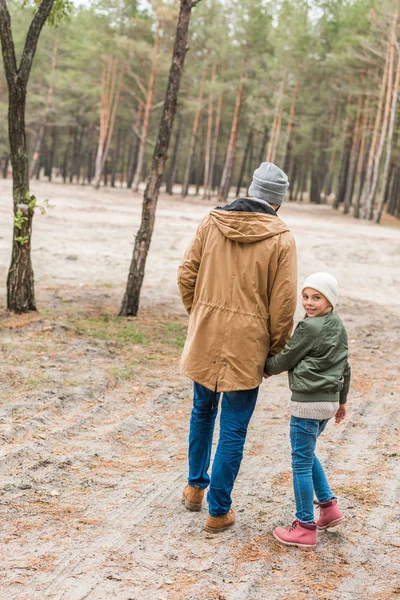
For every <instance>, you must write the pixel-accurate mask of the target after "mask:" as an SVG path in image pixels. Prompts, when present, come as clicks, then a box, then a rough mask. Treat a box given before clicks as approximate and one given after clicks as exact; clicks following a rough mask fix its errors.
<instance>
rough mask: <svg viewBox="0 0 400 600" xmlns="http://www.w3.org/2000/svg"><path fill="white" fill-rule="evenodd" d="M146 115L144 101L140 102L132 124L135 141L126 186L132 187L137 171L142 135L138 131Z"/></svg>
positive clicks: (132, 146) (132, 145)
mask: <svg viewBox="0 0 400 600" xmlns="http://www.w3.org/2000/svg"><path fill="white" fill-rule="evenodd" d="M143 115H144V102H139V104H138V108H137V110H136V115H135V121H134V124H133V126H132V129H133V141H132V144H131V152H130V156H129V166H128V174H127V176H126V187H127V188H128V189H130V188H131V187H132V182H133V176H134V174H135V171H136V165H137V157H138V153H139V145H140V137H139V135H138V133H137V132H138V131H140V124H141V122H142V120H143Z"/></svg>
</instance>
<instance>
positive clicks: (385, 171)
mask: <svg viewBox="0 0 400 600" xmlns="http://www.w3.org/2000/svg"><path fill="white" fill-rule="evenodd" d="M394 51H395V48H394V43H393V53H394ZM399 85H400V55H399V54H398V55H397V68H396V79H395V82H394V86H393V89H391V86H390V92H391V95H392V102H391V108H390V122H389V131H388V135H387V138H386V157H385V164H384V167H383V175H382V183H381V192H380V198H379V201H378V208H377V212H376V216H375V222H376V223H380V220H381V217H382V210H383V205H384V202H385V197H386V190H387V187H388V177H389V167H390V158H391V155H392V140H393V131H394V124H395V120H396V106H397V99H398V97H399ZM388 100H390V93H389V88H388Z"/></svg>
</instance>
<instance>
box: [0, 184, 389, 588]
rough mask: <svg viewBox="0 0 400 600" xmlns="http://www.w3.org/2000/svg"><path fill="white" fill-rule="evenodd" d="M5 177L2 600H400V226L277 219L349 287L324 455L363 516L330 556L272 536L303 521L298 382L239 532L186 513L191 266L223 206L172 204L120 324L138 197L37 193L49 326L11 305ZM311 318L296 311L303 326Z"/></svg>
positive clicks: (267, 431)
mask: <svg viewBox="0 0 400 600" xmlns="http://www.w3.org/2000/svg"><path fill="white" fill-rule="evenodd" d="M10 191H11V185H10V182H4V181H1V182H0V285H1V286H2V287H0V350H1V363H0V396H1V408H0V435H1V440H2V447H1V453H2V457H1V470H0V495H1V522H2V528H1V540H0V541H1V550H0V552H1V563H0V598H1V599H3V598H4V599H13V600H14V599H15V600H17V599H18V600H36V599H37V600H42V599H45V598H46V599H54V600H84V599H86V598H87V599H89V600H111V599H112V600H128V599H132V600H136V599H141V598H146V599H147V600H178V599H179V600H197V599H200V600H275V599H282V600H295V599H296V600H302V599H305V598H307V599H311V600H313V599H316V600H320V599H321V600H322V599H326V600H328V599H329V600H336V599H337V600H353V599H357V600H358V599H360V600H365V599H367V598H368V599H373V600H389V599H394V598H400V579H399V553H400V551H399V548H400V531H399V522H400V511H399V475H400V473H399V470H400V469H399V465H400V447H399V431H400V420H399V416H398V414H399V409H398V407H399V376H398V374H399V370H398V369H399V320H400V268H399V267H400V264H399V263H400V231H399V230H398V229H395V228H389V227H377V226H374V225H368V224H365V223H362V222H361V223H358V222H355V221H354V220H352V219H347V218H344V217H342V216H340V215H338V214H335V213H333V212H332V211H331V210H330V209H329V208H326V207H323V206H321V207H310V206H290V205H289V204H288V205H287V206H285V207H284V208H283V209H282V213H281V216H282V219H283V220H284V221H285V222H287V224H288V225H289V226H290V228H291V230H292V231H293V233H294V235H295V236H296V239H297V242H298V253H299V267H300V276H301V277H303V276H305V275H306V274H308V273H310V272H312V271H315V270H329V271H330V272H332V273H333V274H335V275H336V276H337V277H338V279H339V281H340V284H341V298H340V305H339V306H338V311H339V312H340V314H341V316H342V318H343V320H344V322H345V324H346V327H347V329H348V332H349V340H350V352H351V363H352V367H353V374H354V377H353V387H352V390H351V394H350V398H349V416H348V418H347V420H346V421H345V423H344V424H342V425H339V426H335V425H334V424H331V425H330V426H328V428H327V430H326V432H325V433H324V436H323V438H322V439H321V444H320V451H319V454H320V456H321V458H322V459H323V462H324V464H326V466H327V468H328V471H329V473H330V480H331V483H332V485H333V488H334V491H335V493H336V494H337V495H338V496H339V497H340V503H341V506H342V507H343V510H344V512H345V513H346V516H347V518H348V522H347V524H346V526H344V527H343V529H342V531H341V532H340V533H337V534H330V533H325V534H323V535H320V536H319V543H318V547H317V550H316V551H315V552H302V551H300V550H292V549H285V548H282V547H280V546H279V545H278V544H277V543H276V542H275V541H274V540H273V538H272V536H271V529H272V528H273V527H274V526H276V525H277V524H282V523H289V522H290V521H291V519H292V515H293V511H294V501H293V494H292V490H291V479H290V450H289V440H288V427H287V423H288V408H287V401H288V397H289V394H288V389H287V384H286V377H285V376H284V375H282V376H279V377H276V378H275V377H274V378H272V379H271V380H269V381H268V382H266V383H264V384H263V385H262V387H261V393H260V398H259V402H258V405H257V408H256V412H255V415H254V417H253V420H252V422H251V426H250V428H249V434H248V441H247V443H246V451H245V459H244V461H243V463H242V468H241V472H240V474H239V478H238V481H237V484H236V486H235V490H234V505H235V507H236V511H237V517H238V518H237V524H236V525H235V528H234V529H233V530H232V531H228V532H226V533H224V534H221V535H219V536H210V535H209V534H206V533H204V532H203V530H202V525H203V523H204V520H205V516H206V509H205V508H204V509H203V511H202V512H201V513H189V512H186V511H185V510H183V508H182V505H181V501H180V497H181V491H182V488H183V486H184V484H185V478H186V451H187V434H188V422H189V415H190V409H191V384H190V382H189V381H187V380H186V379H185V378H183V377H182V376H180V375H179V372H178V359H179V353H180V350H181V347H182V344H183V340H184V335H185V326H186V316H185V314H184V312H183V309H182V308H181V305H180V302H179V298H178V293H177V289H176V285H175V279H176V268H177V265H178V263H179V260H180V258H181V256H182V253H183V251H184V249H185V247H186V245H187V243H188V242H189V240H190V238H191V236H192V235H193V233H194V231H195V229H196V226H197V224H198V222H199V220H200V219H201V217H202V216H203V215H204V214H205V213H206V212H207V211H208V210H209V208H210V206H207V205H204V204H203V203H202V202H200V201H199V202H195V201H190V202H189V201H188V202H185V203H182V202H181V201H179V200H178V199H168V198H165V197H163V198H162V199H161V202H160V206H159V210H158V216H157V222H156V231H155V235H154V240H153V243H152V247H151V253H150V256H149V261H148V267H147V271H146V278H145V284H144V289H143V297H142V305H141V313H140V316H139V317H138V318H136V319H129V320H121V319H117V318H116V317H115V314H116V311H117V309H118V306H119V303H120V301H121V299H122V295H123V291H124V285H125V281H126V276H127V272H128V268H129V262H130V258H131V251H132V245H133V235H134V233H135V232H136V230H137V226H138V223H139V219H140V211H141V205H140V203H141V199H140V197H139V196H133V195H132V194H131V193H130V192H127V191H126V190H114V191H107V190H100V191H99V192H95V191H94V190H92V189H86V188H83V187H80V186H64V185H60V184H52V185H49V184H44V183H41V184H35V185H34V186H33V191H34V192H35V193H36V194H37V196H38V198H39V200H41V199H45V198H47V199H49V200H50V203H51V204H54V205H55V207H54V208H53V209H52V210H50V211H49V213H48V214H47V215H46V216H40V215H38V216H36V217H35V223H34V240H33V244H34V248H33V261H34V270H35V277H36V291H37V303H38V307H39V309H40V312H39V314H31V315H25V316H21V317H15V316H11V315H9V314H8V313H7V312H6V311H5V288H4V281H5V277H6V272H7V268H8V264H9V255H10V236H11V209H10V202H11V201H10ZM300 314H301V313H300V311H299V312H298V316H300Z"/></svg>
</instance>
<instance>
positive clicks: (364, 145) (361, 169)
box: [353, 95, 372, 219]
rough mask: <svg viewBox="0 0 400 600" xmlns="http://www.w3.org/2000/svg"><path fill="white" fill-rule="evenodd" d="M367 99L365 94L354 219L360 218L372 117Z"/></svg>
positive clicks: (355, 189)
mask: <svg viewBox="0 0 400 600" xmlns="http://www.w3.org/2000/svg"><path fill="white" fill-rule="evenodd" d="M369 101H370V97H369V96H368V95H367V99H366V102H365V107H364V111H363V117H362V123H361V142H360V149H359V152H358V159H357V170H356V175H355V187H354V193H353V195H354V209H353V217H354V218H355V219H359V218H360V203H361V194H362V188H363V183H364V175H365V168H366V164H365V163H366V154H367V153H366V148H367V137H368V131H369V126H370V122H371V119H372V114H371V115H370V113H369Z"/></svg>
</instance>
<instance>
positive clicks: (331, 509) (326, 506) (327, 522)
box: [317, 498, 346, 531]
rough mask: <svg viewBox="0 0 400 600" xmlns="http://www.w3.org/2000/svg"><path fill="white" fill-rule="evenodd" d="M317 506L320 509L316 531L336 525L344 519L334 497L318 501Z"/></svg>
mask: <svg viewBox="0 0 400 600" xmlns="http://www.w3.org/2000/svg"><path fill="white" fill-rule="evenodd" d="M318 506H319V509H320V513H319V519H318V521H317V527H318V531H324V530H325V529H331V528H333V527H337V526H338V525H340V524H341V523H344V521H345V520H346V519H345V517H344V516H343V514H342V511H341V510H340V508H339V507H338V505H337V500H336V498H332V500H328V501H327V502H320V503H319V504H318Z"/></svg>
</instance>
